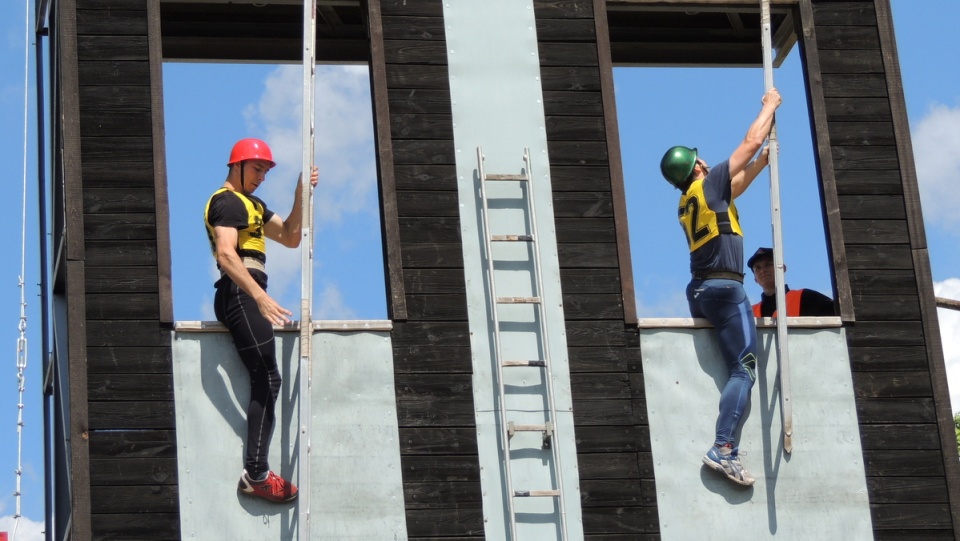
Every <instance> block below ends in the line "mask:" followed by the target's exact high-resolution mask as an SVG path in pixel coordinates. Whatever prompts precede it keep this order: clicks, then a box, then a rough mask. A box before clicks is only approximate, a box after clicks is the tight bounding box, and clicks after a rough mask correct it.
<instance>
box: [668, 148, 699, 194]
mask: <svg viewBox="0 0 960 541" xmlns="http://www.w3.org/2000/svg"><path fill="white" fill-rule="evenodd" d="M696 164H697V149H695V148H687V147H672V148H671V149H670V150H668V151H667V153H666V154H664V155H663V159H662V160H660V172H661V173H663V178H665V179H667V182H669V183H670V184H673V186H674V187H675V188H677V189H679V188H680V187H681V186H683V183H684V181H686V180H687V177H689V176H690V173H692V172H693V166H695V165H696Z"/></svg>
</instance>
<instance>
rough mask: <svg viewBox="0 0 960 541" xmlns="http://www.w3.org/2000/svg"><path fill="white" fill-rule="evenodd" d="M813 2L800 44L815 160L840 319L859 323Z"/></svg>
mask: <svg viewBox="0 0 960 541" xmlns="http://www.w3.org/2000/svg"><path fill="white" fill-rule="evenodd" d="M811 2H812V0H800V26H801V29H800V30H801V32H802V34H803V35H802V36H801V38H802V39H799V40H797V41H798V43H799V44H800V48H801V52H802V55H801V58H802V60H803V62H802V63H803V66H804V73H805V74H806V77H805V78H804V81H805V83H806V86H807V101H808V108H809V109H810V113H811V115H812V116H813V127H814V133H813V135H814V138H815V140H814V143H815V144H816V148H817V153H816V155H815V158H816V161H817V170H818V171H819V172H820V201H821V205H822V207H823V213H824V216H826V219H827V248H828V250H829V251H830V255H831V258H830V263H831V267H832V269H833V283H834V287H835V288H836V291H835V293H836V299H837V304H838V305H839V306H840V318H841V319H842V320H843V321H845V322H853V321H854V320H855V319H856V318H855V316H854V310H853V293H852V292H851V290H850V277H849V267H848V264H847V250H846V246H845V244H844V240H843V228H842V226H841V223H840V202H839V198H838V197H837V182H836V177H835V173H834V168H833V153H832V151H831V147H830V130H829V126H828V125H827V111H826V104H825V101H824V98H823V78H822V76H821V73H820V54H819V52H818V50H817V33H816V28H815V25H814V21H813V6H812V5H811Z"/></svg>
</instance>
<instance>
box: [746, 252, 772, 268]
mask: <svg viewBox="0 0 960 541" xmlns="http://www.w3.org/2000/svg"><path fill="white" fill-rule="evenodd" d="M765 257H769V258H770V259H773V248H764V247H760V248H757V251H756V252H754V253H753V255H752V256H750V259H748V260H747V267H748V268H749V269H750V270H753V264H754V263H756V262H757V261H759V260H761V259H763V258H765Z"/></svg>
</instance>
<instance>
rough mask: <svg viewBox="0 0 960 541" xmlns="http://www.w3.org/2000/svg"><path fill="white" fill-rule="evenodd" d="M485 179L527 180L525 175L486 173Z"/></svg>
mask: <svg viewBox="0 0 960 541" xmlns="http://www.w3.org/2000/svg"><path fill="white" fill-rule="evenodd" d="M485 180H529V178H528V177H527V175H487V176H486V178H485Z"/></svg>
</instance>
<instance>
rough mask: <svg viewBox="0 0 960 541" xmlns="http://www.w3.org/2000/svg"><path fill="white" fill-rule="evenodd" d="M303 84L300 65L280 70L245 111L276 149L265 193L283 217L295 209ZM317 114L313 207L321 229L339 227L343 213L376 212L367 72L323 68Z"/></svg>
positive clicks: (319, 75)
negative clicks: (331, 224) (316, 179)
mask: <svg viewBox="0 0 960 541" xmlns="http://www.w3.org/2000/svg"><path fill="white" fill-rule="evenodd" d="M302 85H303V76H302V73H301V68H300V67H299V66H280V67H278V68H277V69H276V70H274V71H273V72H272V73H271V74H270V75H269V76H268V77H267V79H266V81H264V87H265V88H264V92H263V94H262V95H261V97H260V101H259V102H258V103H257V104H256V105H251V106H250V107H249V108H248V109H247V111H246V116H247V121H248V122H249V123H250V125H251V129H252V130H253V131H254V132H259V133H263V134H264V138H265V139H266V140H267V141H269V142H270V146H271V149H272V150H273V155H274V160H275V161H276V162H277V167H276V169H274V171H272V172H271V177H269V178H271V180H273V182H268V183H266V184H264V185H263V188H262V189H263V190H264V192H265V193H266V194H269V196H270V197H269V200H270V201H271V202H273V205H272V206H273V207H274V208H275V210H279V211H280V212H281V213H282V214H284V215H285V214H286V212H288V210H289V208H290V205H291V204H292V201H293V193H292V192H293V190H292V188H293V186H294V184H293V179H296V176H297V175H298V174H299V171H300V165H301V161H302V158H301V143H300V142H301V129H300V126H301V122H302V115H303V106H302V103H303V86H302ZM314 110H315V116H314V133H315V136H314V139H315V153H314V161H315V162H316V164H317V165H318V166H319V167H320V183H319V185H318V187H317V191H316V192H315V193H314V206H315V211H316V214H315V215H316V227H318V228H320V227H323V225H324V224H325V223H329V222H338V221H339V220H340V219H341V216H342V214H343V213H344V212H360V211H363V210H370V209H373V210H376V208H375V205H374V203H376V200H375V199H374V198H373V191H374V187H375V185H376V157H375V154H374V144H373V112H372V107H371V98H370V78H369V75H368V72H367V67H366V66H321V67H319V68H318V69H317V77H316V88H315V98H314ZM288 179H290V180H288ZM278 180H279V182H277V181H278ZM278 202H280V203H279V204H278Z"/></svg>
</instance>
